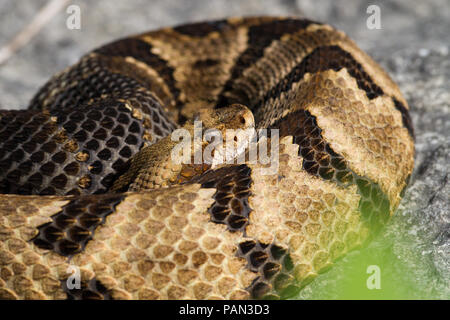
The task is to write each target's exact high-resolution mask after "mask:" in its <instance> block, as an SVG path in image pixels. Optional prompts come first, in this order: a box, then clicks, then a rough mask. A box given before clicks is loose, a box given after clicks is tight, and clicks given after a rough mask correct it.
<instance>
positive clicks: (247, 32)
mask: <svg viewBox="0 0 450 320" xmlns="http://www.w3.org/2000/svg"><path fill="white" fill-rule="evenodd" d="M230 106H231V107H230ZM243 106H246V107H247V108H248V109H247V108H245V107H243ZM230 108H231V109H230ZM233 108H235V109H233ZM205 110H206V111H205ZM227 110H228V111H227ZM230 110H231V111H230ZM249 110H251V113H250V111H249ZM199 112H200V113H201V114H200V116H203V119H205V120H206V121H208V119H209V120H210V124H215V125H219V126H220V123H219V122H217V121H216V120H217V119H219V120H220V119H222V118H220V117H225V118H226V119H227V121H228V122H227V123H226V125H225V126H223V128H225V127H227V128H228V127H229V124H230V123H232V124H233V123H234V122H236V123H238V121H237V120H236V119H237V118H238V117H239V119H241V120H242V118H243V119H244V120H245V121H242V123H245V122H246V121H247V120H248V122H249V123H251V124H253V119H254V124H255V126H256V128H269V129H279V157H278V162H279V163H278V170H277V172H276V173H274V174H262V171H263V169H264V168H265V167H266V166H267V165H264V164H260V163H259V162H256V163H250V162H247V163H244V164H222V165H220V164H219V165H217V166H211V165H208V164H200V165H199V164H182V165H174V164H173V163H172V162H171V161H166V160H167V159H168V158H167V157H165V155H167V152H168V150H169V148H168V146H171V145H170V143H169V142H168V139H167V138H166V139H163V138H164V137H165V136H168V135H169V133H170V132H172V131H173V130H174V129H175V128H177V127H179V126H181V125H185V127H188V128H191V127H192V125H191V124H192V120H193V119H194V117H195V116H196V115H198V114H199ZM230 112H231V113H230ZM233 112H235V115H236V117H230V114H233ZM224 114H225V116H224ZM227 117H228V118H227ZM225 118H224V119H225ZM233 121H234V122H233ZM0 122H1V124H0V168H1V170H0V193H1V194H2V195H1V196H0V298H3V299H65V298H75V299H80V298H81V299H86V298H95V299H101V298H113V299H247V298H251V297H252V298H263V297H265V298H267V297H269V298H280V297H281V298H284V297H288V296H291V295H293V294H295V293H296V292H298V290H299V289H300V288H302V287H303V286H305V285H306V284H307V283H308V282H310V281H311V280H312V279H313V278H314V277H315V276H316V275H317V274H318V273H320V272H323V271H325V270H327V268H329V267H330V266H331V264H332V263H333V261H334V260H336V259H337V258H339V257H340V256H342V255H343V254H345V253H346V252H348V251H349V250H351V249H353V248H356V247H358V246H361V245H362V244H364V243H365V242H366V241H367V240H368V239H370V238H371V237H372V235H373V234H375V233H376V232H377V231H378V230H379V229H380V228H381V227H382V226H383V225H384V224H385V222H386V221H387V220H388V218H389V217H390V216H391V215H392V214H393V212H394V211H395V209H396V207H397V206H398V204H399V201H400V199H401V193H402V191H403V190H404V188H405V187H406V185H407V180H408V177H409V176H410V174H411V172H412V169H413V162H414V160H413V158H414V139H413V129H412V124H411V120H410V117H409V115H408V105H407V102H406V101H405V99H404V98H403V97H402V95H401V93H400V92H399V90H398V88H397V86H396V84H395V83H394V82H393V81H392V80H391V79H390V78H389V76H388V75H387V74H386V73H385V72H384V71H383V70H382V69H381V68H380V67H379V66H378V65H377V64H376V63H375V62H374V61H373V60H372V59H371V58H370V57H368V56H367V55H366V54H365V53H364V52H362V51H361V50H360V49H358V47H357V46H356V45H355V44H354V43H353V42H352V41H351V40H349V39H348V38H347V37H346V36H345V35H344V34H343V33H342V32H340V31H336V30H335V29H333V28H332V27H330V26H328V25H325V24H320V23H316V22H313V21H309V20H306V19H303V20H301V19H293V18H273V17H254V18H230V19H227V20H221V21H212V22H205V23H196V24H188V25H183V26H179V27H175V28H166V29H161V30H159V31H154V32H148V33H145V34H141V35H137V36H133V37H129V38H125V39H122V40H119V41H116V42H113V43H111V44H108V45H105V46H103V47H101V48H99V49H97V50H95V51H93V52H92V53H89V54H88V55H86V56H84V57H83V58H82V59H81V60H80V61H79V62H78V63H77V64H75V65H74V66H72V67H69V68H68V69H66V70H64V71H63V72H61V73H60V74H57V75H56V76H54V77H53V78H52V79H51V80H50V81H49V82H48V83H47V84H46V85H45V86H44V87H43V88H42V89H41V90H40V91H39V92H38V93H37V94H36V95H35V97H34V98H33V100H32V101H31V103H30V106H29V108H28V109H27V110H21V111H4V110H1V111H0ZM249 123H247V124H249ZM236 126H237V127H239V126H238V125H236ZM231 127H233V126H231ZM223 128H222V129H223ZM270 139H271V138H270V136H269V137H268V140H270ZM164 159H165V160H164ZM150 188H151V189H150ZM76 276H79V280H80V281H79V284H80V286H79V287H78V286H71V284H74V283H75V284H76V283H77V282H76ZM74 279H75V280H74ZM68 280H70V281H68Z"/></svg>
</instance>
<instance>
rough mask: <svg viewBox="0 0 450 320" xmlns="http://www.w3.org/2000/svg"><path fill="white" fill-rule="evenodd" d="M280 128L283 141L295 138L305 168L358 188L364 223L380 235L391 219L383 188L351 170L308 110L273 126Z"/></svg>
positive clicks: (326, 177) (322, 176)
mask: <svg viewBox="0 0 450 320" xmlns="http://www.w3.org/2000/svg"><path fill="white" fill-rule="evenodd" d="M272 127H273V128H279V129H280V138H281V137H285V136H293V143H295V144H297V145H298V146H299V149H298V155H299V156H301V157H302V158H303V162H302V167H303V169H305V170H306V172H308V173H309V174H311V175H314V176H316V177H320V178H322V179H324V180H329V181H333V182H335V183H337V184H338V185H340V186H344V187H346V188H347V187H349V186H351V185H356V186H357V187H358V193H359V194H360V195H361V200H360V203H359V209H360V211H361V214H362V217H363V220H364V222H365V223H367V224H368V226H369V227H370V229H371V230H373V231H374V234H376V233H377V232H378V231H379V230H380V228H381V227H382V226H383V225H384V224H385V223H386V221H387V219H388V218H389V212H390V202H389V199H388V197H387V196H386V194H385V193H384V192H383V191H382V190H381V188H380V186H379V185H378V184H377V183H375V182H373V181H371V180H370V179H369V178H367V177H363V176H360V175H358V174H357V173H355V172H354V171H353V170H351V169H350V168H349V167H348V163H347V161H346V160H345V158H344V157H343V156H342V155H340V154H338V153H336V152H335V151H334V150H333V148H332V147H331V146H330V144H329V143H328V142H327V141H326V140H325V139H324V138H323V136H322V129H321V128H320V127H319V126H318V125H317V120H316V118H315V117H314V116H313V115H312V114H311V113H310V112H309V111H307V110H299V111H294V112H291V113H289V114H288V115H287V116H286V117H284V118H283V119H281V120H279V121H277V122H275V123H274V125H273V126H272Z"/></svg>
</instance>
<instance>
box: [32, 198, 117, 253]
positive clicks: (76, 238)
mask: <svg viewBox="0 0 450 320" xmlns="http://www.w3.org/2000/svg"><path fill="white" fill-rule="evenodd" d="M124 198H125V195H123V194H106V195H101V196H100V195H99V196H81V197H79V198H76V199H74V200H72V201H70V202H69V203H68V204H66V205H65V206H64V207H62V210H61V211H60V212H58V213H56V214H55V215H53V216H52V222H48V223H46V224H43V225H41V226H39V227H38V230H39V233H38V234H37V235H36V237H34V238H33V239H32V240H31V241H32V242H33V243H34V244H35V245H36V246H37V247H39V248H42V249H47V250H51V251H53V252H56V253H57V254H59V255H61V256H64V257H69V258H70V257H72V256H74V255H75V254H77V253H80V252H83V250H84V249H85V247H86V245H87V244H88V242H89V241H90V240H92V239H93V237H94V233H95V230H96V229H97V227H98V226H100V225H102V224H104V223H105V219H106V217H107V216H109V215H110V214H112V213H114V211H115V207H116V206H117V205H118V204H119V203H120V202H121V201H122V200H123V199H124Z"/></svg>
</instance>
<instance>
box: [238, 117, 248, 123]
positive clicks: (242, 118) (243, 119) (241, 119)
mask: <svg viewBox="0 0 450 320" xmlns="http://www.w3.org/2000/svg"><path fill="white" fill-rule="evenodd" d="M239 121H240V122H241V124H245V123H246V121H245V118H244V117H243V116H240V117H239Z"/></svg>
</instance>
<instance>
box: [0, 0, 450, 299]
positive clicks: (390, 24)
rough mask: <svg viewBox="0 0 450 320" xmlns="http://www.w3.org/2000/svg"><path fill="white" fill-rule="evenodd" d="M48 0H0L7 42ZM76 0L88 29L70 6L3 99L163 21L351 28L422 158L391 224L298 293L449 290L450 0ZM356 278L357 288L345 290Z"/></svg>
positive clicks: (11, 74) (21, 56) (3, 71)
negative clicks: (408, 124)
mask: <svg viewBox="0 0 450 320" xmlns="http://www.w3.org/2000/svg"><path fill="white" fill-rule="evenodd" d="M45 3H46V1H44V0H36V1H25V0H1V1H0V46H1V45H3V44H5V43H6V41H7V40H9V39H10V38H11V37H12V36H13V35H14V34H15V33H16V32H17V31H19V30H20V29H21V28H22V27H23V26H24V25H25V24H26V23H27V22H29V21H30V19H31V18H32V17H33V16H34V14H35V13H36V12H37V11H38V9H39V8H40V7H41V6H43V5H44V4H45ZM73 4H77V5H79V6H80V8H81V30H69V29H67V28H66V24H65V21H66V18H67V16H68V15H67V14H66V13H65V12H64V11H62V12H61V13H59V14H58V15H57V16H55V17H54V18H53V20H52V21H51V22H50V23H48V25H47V26H46V27H45V28H44V29H43V30H42V32H41V33H40V34H39V35H37V36H36V37H35V38H34V39H33V40H32V41H31V42H30V43H29V44H28V45H27V46H26V47H25V48H23V49H22V50H21V51H19V52H18V53H17V54H16V55H15V56H13V57H12V58H11V59H10V60H8V61H7V63H6V64H4V65H2V66H0V108H2V109H20V108H24V107H25V106H26V105H27V102H28V100H29V99H30V98H31V97H32V95H33V93H34V92H35V91H36V90H37V89H38V88H39V86H41V85H42V84H43V83H44V82H45V81H46V80H47V79H48V78H49V77H50V76H51V75H52V74H53V73H55V72H57V71H59V70H61V69H63V68H64V67H66V66H68V65H70V64H72V63H74V62H76V61H77V59H78V58H79V57H80V56H81V55H82V54H84V53H86V52H87V51H89V50H91V49H93V48H95V47H97V46H99V45H101V44H103V43H106V42H108V41H111V40H113V39H116V38H119V37H123V36H126V35H129V34H132V33H137V32H142V31H146V30H149V29H155V28H158V27H161V26H168V25H174V24H180V23H184V22H190V21H198V20H203V19H214V18H221V17H225V16H233V15H234V16H238V15H257V14H266V15H294V16H306V17H309V18H311V19H315V20H319V21H324V22H327V23H329V24H331V25H333V26H335V27H337V28H339V29H341V30H343V31H345V32H347V34H349V35H350V37H351V38H353V39H354V40H355V41H356V43H358V45H359V46H360V47H361V48H362V49H364V50H365V51H367V52H368V53H369V54H370V55H371V56H372V57H374V59H375V60H376V61H378V62H379V63H380V64H381V65H382V66H383V67H384V68H386V70H387V71H388V72H389V74H390V75H391V76H392V77H393V79H394V80H395V81H396V82H397V83H398V84H399V86H400V89H401V90H402V92H403V94H404V95H405V97H406V99H407V101H408V102H409V105H410V108H411V116H412V119H413V123H414V127H415V131H416V166H415V171H414V174H413V177H412V180H411V184H410V187H409V188H408V189H407V191H406V194H405V197H404V199H403V201H402V203H401V205H400V207H399V209H398V212H397V214H396V215H395V216H394V218H393V219H392V221H391V223H390V224H389V225H388V227H387V228H386V231H385V232H384V233H383V234H382V235H380V236H379V237H377V238H376V239H375V240H374V241H373V242H372V243H371V244H370V245H369V247H368V248H365V249H362V250H359V251H355V252H353V253H351V254H349V255H347V256H346V257H345V258H343V259H342V260H340V261H339V262H338V263H336V265H335V267H334V268H332V269H331V270H330V271H329V272H327V273H324V274H322V275H320V276H319V277H318V278H317V279H316V280H315V281H314V282H313V283H312V284H311V285H309V286H308V287H306V288H305V289H304V290H302V292H301V293H300V295H299V296H298V298H302V299H315V298H326V299H333V298H346V297H350V298H359V297H365V296H364V294H366V297H369V298H408V299H426V298H431V299H450V210H449V207H450V205H449V198H450V197H449V196H450V186H449V181H448V180H449V178H448V172H449V169H448V168H449V154H450V139H449V133H450V115H449V108H450V57H449V44H450V3H449V1H448V0H428V1H422V0H409V1H406V0H405V1H401V0H390V1H368V0H362V1H354V0H334V1H328V0H327V1H325V0H305V1H303V0H297V1H295V0H274V1H267V0H246V1H242V0H227V1H225V0H223V1H221V0H194V1H175V0H152V1H144V0H128V1H116V2H114V3H113V2H111V1H107V0H100V1H95V2H94V1H88V0H78V1H74V3H73ZM371 4H375V5H378V6H379V7H380V9H381V26H382V28H381V29H380V30H369V29H368V28H367V26H366V20H367V18H368V16H369V15H368V14H367V13H366V9H367V7H368V6H369V5H371ZM361 261H363V263H362V264H361ZM365 263H366V264H370V263H374V264H377V265H380V269H381V273H382V278H381V283H382V288H383V287H385V288H386V287H387V291H386V290H384V291H383V290H380V291H379V292H380V293H379V294H378V295H377V294H376V293H369V294H367V292H366V293H363V295H361V296H358V294H359V293H358V292H360V291H358V290H360V288H356V289H355V286H356V287H358V286H365V279H366V278H367V277H368V275H367V274H366V270H365V269H361V268H362V267H361V265H363V266H364V265H365ZM351 274H353V277H351V276H349V275H351ZM358 279H359V280H358ZM383 279H387V280H386V281H384V280H383ZM358 281H361V283H358ZM352 286H353V287H352ZM348 288H351V290H350V289H349V290H350V291H352V290H353V291H352V292H353V294H350V295H346V293H345V292H347V291H348V290H347V291H346V289H348ZM355 292H356V293H355Z"/></svg>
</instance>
